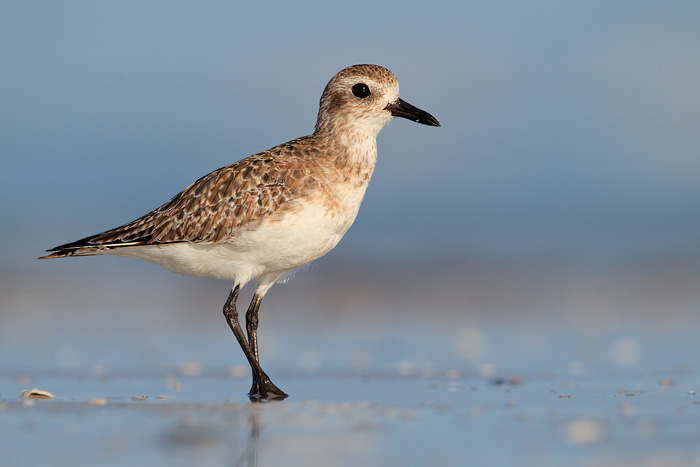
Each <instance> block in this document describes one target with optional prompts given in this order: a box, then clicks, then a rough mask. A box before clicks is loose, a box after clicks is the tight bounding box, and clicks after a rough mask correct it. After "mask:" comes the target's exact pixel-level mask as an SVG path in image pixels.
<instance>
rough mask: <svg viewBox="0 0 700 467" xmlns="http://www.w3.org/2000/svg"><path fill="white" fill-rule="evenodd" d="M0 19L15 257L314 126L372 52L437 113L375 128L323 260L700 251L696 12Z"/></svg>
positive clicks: (88, 229)
mask: <svg viewBox="0 0 700 467" xmlns="http://www.w3.org/2000/svg"><path fill="white" fill-rule="evenodd" d="M1 11H2V14H1V15H0V38H2V41H0V56H2V63H3V66H2V72H1V79H2V82H3V86H2V89H0V103H1V104H2V105H1V106H0V107H1V109H0V121H1V122H2V125H0V154H1V157H2V171H1V175H0V177H1V178H0V182H1V183H0V194H1V195H2V199H3V200H4V201H3V203H2V215H3V218H4V219H5V221H4V222H3V223H2V226H0V229H1V230H0V234H1V235H2V237H3V239H4V240H5V242H6V243H8V244H11V245H13V247H12V248H7V249H5V250H3V252H2V261H1V262H0V263H1V264H2V267H3V268H4V269H6V270H7V271H8V272H9V271H17V270H24V271H26V272H32V273H39V272H40V271H42V270H43V269H44V268H45V267H46V266H45V264H44V263H39V262H36V261H35V259H34V258H36V257H37V256H39V255H40V254H41V253H42V252H43V251H44V250H45V249H47V248H51V247H53V246H55V245H58V244H61V243H65V242H69V241H73V240H76V239H78V238H82V237H84V236H86V235H89V234H93V233H97V232H100V231H103V230H106V229H109V228H112V227H115V226H117V225H121V224H123V223H125V222H128V221H130V220H132V219H135V218H137V217H139V216H141V215H142V214H145V213H146V212H148V211H150V210H152V209H154V208H156V207H157V206H159V205H160V204H162V203H164V202H165V201H167V200H168V199H170V197H172V196H173V195H175V194H176V193H177V192H178V191H180V190H181V189H183V188H184V187H185V186H187V185H188V184H189V183H191V182H192V181H194V180H196V179H197V178H199V177H201V176H203V175H204V174H206V173H208V172H210V171H211V170H214V169H216V168H218V167H221V166H223V165H227V164H230V163H232V162H235V161H236V160H239V159H241V158H244V157H246V156H248V155H251V154H254V153H256V152H259V151H262V150H264V149H267V148H269V147H272V146H274V145H276V144H279V143H282V142H284V141H287V140H289V139H292V138H294V137H298V136H302V135H304V134H309V133H310V132H312V131H313V126H314V123H315V117H316V112H317V106H318V99H319V97H320V94H321V91H322V90H323V87H324V86H325V84H326V83H327V81H328V80H329V79H330V77H331V76H333V74H334V73H336V72H337V71H339V70H340V69H342V68H344V67H345V66H349V65H352V64H354V63H360V62H370V63H377V64H381V65H383V66H386V67H388V68H389V69H391V70H392V71H393V72H394V73H395V74H396V75H397V77H398V78H399V81H400V83H401V96H402V98H404V99H405V100H407V101H408V102H410V103H412V104H414V105H416V106H417V107H419V108H422V109H425V110H426V111H428V112H430V113H432V114H433V115H435V116H436V117H437V118H438V120H439V121H440V122H441V123H442V127H441V128H428V127H423V126H419V125H416V124H413V123H411V122H408V121H405V120H397V121H394V122H392V123H391V124H390V125H389V126H388V127H387V128H385V129H384V130H383V131H382V133H381V134H380V136H379V140H378V147H379V162H378V165H377V169H376V172H375V174H374V177H373V180H372V183H371V184H370V187H369V190H368V192H367V195H366V197H365V201H364V203H363V206H362V208H361V210H360V214H359V216H358V218H357V221H356V223H355V225H354V226H353V227H352V228H351V229H350V231H349V232H348V235H346V237H345V238H344V239H343V240H342V241H341V243H340V244H339V246H338V247H337V248H336V249H335V250H334V251H333V252H331V253H330V255H329V258H331V259H329V260H328V261H329V262H330V263H335V262H337V263H338V264H342V263H343V262H346V261H348V262H353V261H357V262H360V263H361V262H363V261H366V262H368V263H370V262H376V261H380V262H381V261H386V262H388V263H392V262H393V263H400V262H406V261H408V262H416V263H421V262H437V263H439V262H441V261H444V260H450V261H462V262H469V261H472V260H474V259H475V258H476V259H478V260H482V259H489V258H491V259H493V260H494V261H510V260H512V261H514V262H521V261H535V262H536V261H540V260H541V261H545V262H546V261H553V260H554V261H560V262H567V261H568V262H571V264H572V266H575V265H578V264H587V263H591V262H593V263H601V264H606V263H609V262H613V263H614V262H616V261H629V260H633V259H635V258H668V259H669V260H675V259H681V260H682V259H683V258H690V259H691V260H692V258H695V259H697V258H698V257H700V237H699V236H698V232H700V209H699V207H698V206H699V204H698V200H699V199H700V183H698V181H700V157H698V156H699V155H700V136H699V135H700V131H699V130H700V89H699V88H698V86H697V83H698V82H700V55H699V54H698V53H697V44H698V43H700V29H698V28H697V24H696V21H695V20H696V19H697V18H698V17H700V15H698V13H700V5H698V4H692V3H687V2H671V3H668V4H664V5H660V4H657V3H654V2H618V3H615V4H614V5H613V4H608V3H606V2H590V3H587V4H585V5H571V4H560V3H556V2H536V3H534V4H532V3H531V4H528V5H523V4H520V3H517V2H512V1H511V2H500V3H499V2H487V3H479V4H459V5H456V4H451V3H449V2H444V3H443V2H438V3H437V4H431V6H430V8H427V7H425V6H420V5H418V4H403V3H402V4H399V3H393V2H388V3H385V4H382V5H375V4H374V3H371V2H360V3H359V4H356V7H354V8H353V9H352V10H351V11H344V12H342V13H341V12H339V11H334V10H330V11H329V10H327V9H326V8H324V7H322V4H321V3H320V2H310V3H306V4H304V5H296V6H294V7H292V6H288V5H287V6H285V5H278V6H272V5H267V4H255V5H252V4H251V5H236V6H234V5H231V4H228V3H226V2H209V3H207V4H206V5H193V4H189V3H186V2H168V3H167V4H166V3H160V2H151V3H149V4H147V5H143V4H140V3H136V2H128V1H127V2H119V3H100V4H91V3H84V2H68V3H62V4H60V5H59V4H54V3H51V2H33V3H27V2H19V3H12V4H5V5H4V6H3V7H2V9H1ZM311 11H313V12H314V15H313V16H310V15H309V13H310V12H311ZM388 16H391V17H392V18H393V21H389V22H387V21H386V18H387V17H388ZM416 31H417V32H418V33H417V34H416ZM108 263H109V262H104V264H105V266H104V267H110V266H109V264H108ZM93 271H94V270H93Z"/></svg>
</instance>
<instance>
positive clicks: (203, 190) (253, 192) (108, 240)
mask: <svg viewBox="0 0 700 467" xmlns="http://www.w3.org/2000/svg"><path fill="white" fill-rule="evenodd" d="M298 150H299V148H298V147H297V146H296V145H295V144H293V142H292V143H287V144H285V145H282V146H280V147H277V148H274V149H272V150H270V151H266V152H263V153H260V154H258V155H255V156H251V157H248V158H246V159H243V160H241V161H238V162H236V163H234V164H232V165H229V166H226V167H223V168H221V169H218V170H215V171H214V172H211V173H210V174H208V175H205V176H204V177H202V178H200V179H199V180H197V181H196V182H194V183H193V184H191V185H190V186H188V187H187V188H185V189H184V190H183V191H182V192H180V193H179V194H177V195H176V196H175V197H174V198H172V199H171V200H170V201H168V202H167V203H165V204H164V205H162V206H161V207H159V208H158V209H155V210H153V211H151V212H150V213H148V214H146V215H144V216H142V217H140V218H138V219H136V220H135V221H133V222H130V223H128V224H125V225H123V226H121V227H117V228H114V229H111V230H108V231H106V232H103V233H100V234H97V235H93V236H90V237H86V238H83V239H81V240H78V241H76V242H72V243H67V244H65V245H60V246H57V247H55V248H53V249H51V250H48V251H50V252H55V253H53V254H51V255H48V256H46V257H47V258H53V257H61V256H71V255H81V254H90V252H89V250H90V249H92V250H98V249H102V248H118V247H126V246H136V245H156V244H165V243H176V242H193V243H217V242H222V241H225V240H227V239H229V238H231V237H232V236H233V235H235V231H236V229H237V228H239V227H243V226H246V225H249V224H255V223H258V222H260V221H261V220H263V219H265V218H266V217H267V216H269V215H271V214H273V213H276V212H279V211H281V210H283V209H286V208H288V207H289V205H290V204H292V203H290V201H292V200H293V199H295V198H296V197H298V196H303V194H305V192H306V191H308V190H309V189H313V187H314V185H316V181H315V179H314V177H313V176H312V175H311V174H310V173H309V170H308V166H307V168H306V169H303V167H304V166H303V165H301V164H299V159H298V155H299V151H298Z"/></svg>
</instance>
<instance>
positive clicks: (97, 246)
mask: <svg viewBox="0 0 700 467" xmlns="http://www.w3.org/2000/svg"><path fill="white" fill-rule="evenodd" d="M102 235H104V234H97V235H91V236H89V237H85V238H81V239H80V240H76V241H75V242H71V243H66V244H63V245H59V246H57V247H54V248H51V249H50V250H46V252H47V253H51V254H50V255H46V256H40V257H39V258H38V259H52V258H67V257H69V256H92V255H95V254H98V253H99V252H100V251H104V250H108V249H112V248H120V247H127V246H135V245H143V244H144V243H146V242H145V241H144V240H139V241H112V242H105V243H103V242H100V241H99V237H101V236H102Z"/></svg>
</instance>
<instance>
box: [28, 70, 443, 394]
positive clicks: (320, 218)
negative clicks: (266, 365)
mask: <svg viewBox="0 0 700 467" xmlns="http://www.w3.org/2000/svg"><path fill="white" fill-rule="evenodd" d="M395 117H403V118H406V119H409V120H412V121H414V122H418V123H422V124H424V125H430V126H440V124H439V123H438V121H437V120H436V119H435V118H434V117H433V116H432V115H430V114H429V113H427V112H424V111H423V110H420V109H417V108H416V107H413V106H412V105H410V104H408V103H407V102H405V101H403V100H402V99H400V98H399V84H398V81H397V80H396V77H395V76H394V74H393V73H391V72H390V71H389V70H387V69H386V68H383V67H381V66H377V65H354V66H351V67H348V68H345V69H343V70H341V71H340V72H339V73H338V74H336V75H335V76H333V78H332V79H331V80H330V81H329V83H328V85H327V86H326V88H325V90H324V91H323V94H322V96H321V102H320V108H319V112H318V120H317V122H316V127H315V131H314V133H313V134H311V135H309V136H304V137H301V138H297V139H294V140H292V141H289V142H287V143H284V144H281V145H279V146H276V147H274V148H272V149H268V150H267V151H264V152H261V153H259V154H255V155H253V156H250V157H247V158H245V159H242V160H240V161H238V162H235V163H233V164H231V165H228V166H226V167H222V168H220V169H218V170H215V171H213V172H211V173H210V174H208V175H205V176H204V177H202V178H200V179H199V180H197V181H196V182H194V183H193V184H191V185H190V186H188V187H187V188H185V189H184V190H183V191H182V192H180V193H178V194H177V195H176V196H175V197H174V198H172V199H171V200H170V201H168V202H167V203H165V204H163V205H162V206H161V207H159V208H157V209H155V210H153V211H151V212H149V213H148V214H146V215H144V216H142V217H140V218H138V219H136V220H135V221H133V222H130V223H128V224H125V225H122V226H121V227H117V228H114V229H111V230H108V231H106V232H102V233H100V234H97V235H91V236H89V237H86V238H83V239H81V240H78V241H75V242H72V243H66V244H64V245H60V246H57V247H55V248H52V249H50V250H47V252H50V253H51V254H49V255H47V256H44V257H42V259H43V258H63V257H67V256H91V255H104V254H109V255H115V256H123V257H127V258H136V259H141V260H145V261H150V262H153V263H157V264H159V265H160V266H162V267H163V268H165V269H167V270H168V271H172V272H174V273H178V274H189V275H193V276H208V277H216V278H217V279H224V280H229V281H233V287H232V289H231V292H230V294H229V296H228V299H227V300H226V303H225V305H224V316H225V317H226V320H227V321H228V324H229V326H230V327H231V330H232V331H233V333H234V335H235V336H236V339H237V340H238V343H239V344H240V346H241V348H242V349H243V352H244V353H245V356H246V358H247V360H248V363H249V364H250V367H251V370H252V375H253V384H252V386H251V388H250V393H249V395H250V396H251V398H256V399H273V398H284V397H287V394H285V393H284V392H283V391H282V390H280V389H279V388H278V387H277V386H275V385H274V384H273V383H272V381H271V380H270V378H269V377H268V376H267V374H266V373H265V372H264V371H263V369H262V368H261V367H260V359H259V354H258V338H257V328H258V310H259V308H260V302H261V300H262V298H263V297H264V296H265V293H266V292H267V291H268V290H269V289H270V287H271V286H272V285H273V284H274V283H276V282H279V281H282V280H284V279H285V278H286V277H288V276H289V275H290V273H291V272H293V271H294V270H295V269H297V268H299V267H300V266H303V265H305V264H307V263H309V262H311V261H313V260H315V259H318V258H320V257H321V256H323V255H325V254H326V253H328V252H329V251H330V250H332V249H333V247H335V246H336V244H337V243H338V241H339V240H340V239H341V238H342V237H343V235H345V232H347V230H348V228H349V227H350V226H351V225H352V223H353V221H354V220H355V217H356V216H357V212H358V210H359V209H360V203H361V202H362V198H363V197H364V194H365V190H366V189H367V185H368V183H369V180H370V177H371V176H372V172H373V171H374V166H375V162H376V160H377V135H378V134H379V131H380V130H381V129H382V128H383V127H384V125H386V124H387V123H389V122H390V121H391V120H392V119H394V118H395ZM253 279H256V281H257V284H256V288H255V292H254V295H253V299H252V301H251V303H250V306H249V307H248V311H247V312H246V332H247V338H246V336H245V335H244V333H243V330H242V328H241V325H240V324H239V321H238V312H237V311H236V300H237V298H238V293H239V291H240V289H241V287H243V286H244V285H245V284H246V283H248V282H250V281H251V280H253Z"/></svg>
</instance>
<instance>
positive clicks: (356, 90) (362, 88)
mask: <svg viewBox="0 0 700 467" xmlns="http://www.w3.org/2000/svg"><path fill="white" fill-rule="evenodd" d="M352 93H353V94H354V95H355V97H359V98H360V99H364V98H365V97H367V96H369V95H370V94H371V93H370V92H369V87H368V86H367V85H366V84H365V83H357V84H356V85H355V86H353V87H352Z"/></svg>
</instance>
